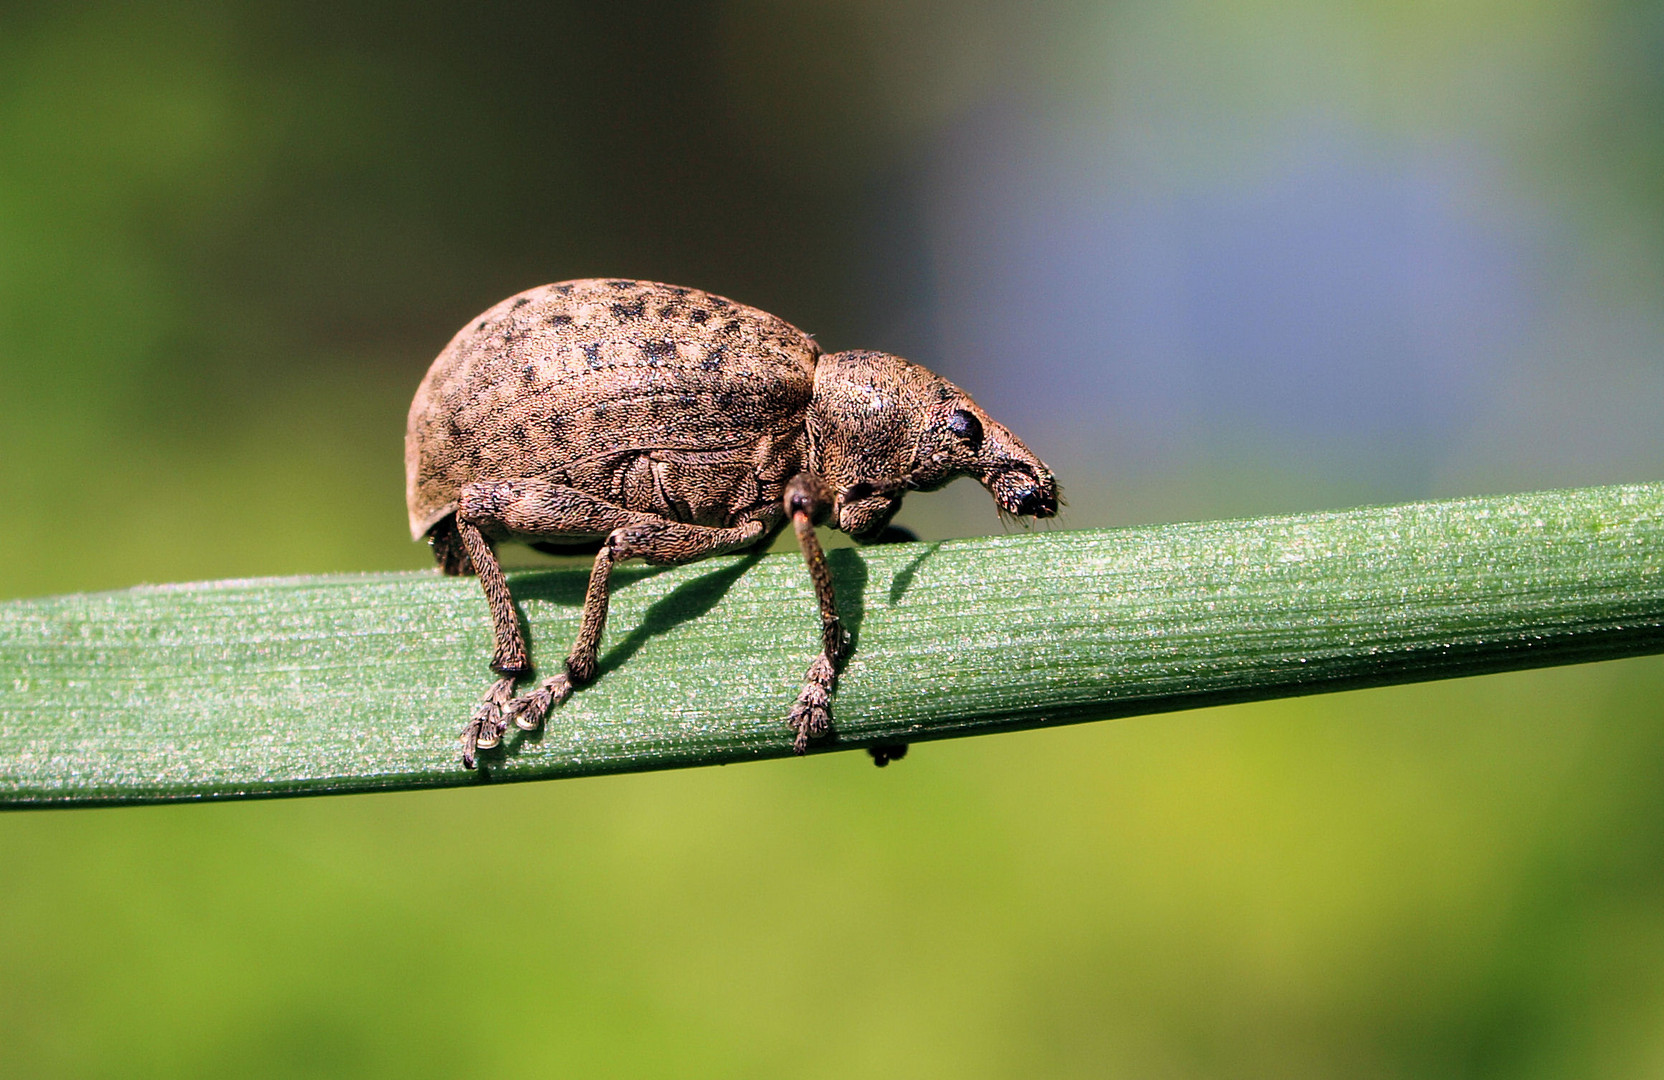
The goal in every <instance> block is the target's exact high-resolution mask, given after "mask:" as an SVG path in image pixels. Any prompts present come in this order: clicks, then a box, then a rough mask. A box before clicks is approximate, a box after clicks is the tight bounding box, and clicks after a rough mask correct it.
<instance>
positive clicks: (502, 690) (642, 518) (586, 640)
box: [457, 479, 767, 768]
mask: <svg viewBox="0 0 1664 1080" xmlns="http://www.w3.org/2000/svg"><path fill="white" fill-rule="evenodd" d="M482 526H483V527H484V528H485V529H486V530H488V531H490V532H493V533H507V534H512V535H515V536H520V537H531V536H548V537H573V536H585V535H589V536H594V535H596V534H603V535H605V537H606V539H605V540H604V541H603V542H602V544H601V550H600V551H599V552H597V553H596V556H595V566H594V569H593V570H591V572H590V575H589V589H588V591H587V593H586V594H585V597H584V609H583V615H582V617H581V619H580V622H579V626H578V640H577V641H576V642H575V643H574V644H573V646H572V651H571V652H570V653H569V654H568V655H567V658H566V670H565V671H563V672H561V673H560V674H558V675H554V676H551V677H550V678H547V679H545V680H543V682H542V683H541V684H540V685H539V686H538V687H537V689H535V690H533V691H532V692H531V693H529V694H526V695H525V696H523V697H518V698H516V697H514V696H513V692H514V683H515V680H516V679H517V678H518V677H519V676H520V675H522V674H524V673H525V672H526V671H527V670H529V667H530V664H529V661H528V658H527V655H526V647H525V639H524V637H523V636H522V634H521V632H520V623H519V617H518V614H517V613H516V611H515V610H514V602H513V599H512V597H511V596H510V594H509V591H508V585H507V582H506V581H505V580H504V578H503V576H502V571H501V569H499V568H498V566H497V562H496V559H495V557H494V556H493V555H492V553H491V550H490V546H489V544H488V543H487V542H486V540H485V539H484V537H483V536H482V535H481V527H482ZM457 530H458V532H459V534H460V535H461V537H462V539H463V542H464V544H466V545H467V546H468V554H469V557H470V558H471V559H472V561H473V563H474V566H475V569H476V570H477V571H478V572H479V575H480V583H481V585H482V586H484V588H485V595H486V599H487V601H488V602H489V603H490V605H491V615H492V625H493V628H494V630H495V634H496V642H497V651H496V654H495V656H494V657H493V659H492V667H493V668H494V669H495V670H497V671H498V672H499V673H500V674H502V675H503V678H502V679H499V680H498V681H497V683H496V684H495V685H493V686H492V688H491V690H490V691H489V692H488V693H487V694H486V697H485V700H484V701H482V702H481V704H480V706H479V708H478V709H477V710H476V711H475V714H474V717H473V719H471V720H470V721H469V723H468V727H467V728H466V729H465V730H464V731H463V736H462V761H463V764H464V765H465V766H467V767H469V768H472V767H473V764H474V751H475V750H476V749H489V748H490V747H492V746H495V745H497V742H498V741H499V740H500V739H501V738H502V734H503V732H504V731H506V730H507V729H508V722H509V721H510V720H512V721H513V722H514V723H515V725H516V726H517V727H520V728H521V729H523V730H526V731H532V730H535V729H536V728H537V727H538V726H539V725H540V724H542V722H543V718H544V716H546V715H547V714H548V711H549V710H550V709H551V708H552V707H554V706H555V705H558V704H560V703H561V702H563V701H565V700H566V699H567V698H568V697H569V696H571V694H572V691H573V689H574V688H575V687H578V686H581V685H582V684H584V683H586V682H588V681H589V680H590V679H592V678H594V677H595V667H596V653H597V649H598V648H599V645H600V642H601V634H602V631H604V630H605V629H606V623H607V605H608V601H609V597H610V589H609V586H610V580H611V576H612V566H613V564H614V563H616V562H619V561H620V560H623V559H631V558H643V559H646V560H647V561H648V562H649V563H652V564H654V565H660V566H664V565H671V564H674V563H685V562H693V561H695V560H698V559H703V558H707V557H709V556H712V555H719V554H722V553H723V552H727V551H734V550H737V549H739V548H743V547H747V546H749V545H751V544H754V543H756V542H757V541H758V540H759V539H761V538H762V536H763V534H764V532H765V531H767V530H766V528H765V526H764V525H763V523H762V522H760V521H750V522H746V523H744V524H741V525H737V526H734V527H732V528H711V527H708V526H704V525H689V524H686V523H684V522H679V521H672V520H670V519H669V518H663V517H659V516H658V515H656V514H649V513H644V512H642V511H637V510H626V509H625V508H623V507H621V506H616V505H614V504H612V503H608V502H606V501H604V500H601V499H597V498H596V497H595V496H593V495H589V494H587V493H585V492H582V491H579V490H577V489H576V488H570V487H565V486H563V485H560V484H551V483H549V482H548V481H544V480H535V479H523V480H503V481H494V482H489V483H476V484H469V485H468V486H467V487H465V488H464V489H463V491H462V497H461V500H460V505H459V507H458V510H457ZM476 549H477V550H478V552H479V553H478V554H476Z"/></svg>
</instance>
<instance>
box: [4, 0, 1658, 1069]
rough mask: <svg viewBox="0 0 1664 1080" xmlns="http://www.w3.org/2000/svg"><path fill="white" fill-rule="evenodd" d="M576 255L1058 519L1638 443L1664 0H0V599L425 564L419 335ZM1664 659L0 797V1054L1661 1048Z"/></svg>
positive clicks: (953, 500) (894, 1064) (1399, 488)
mask: <svg viewBox="0 0 1664 1080" xmlns="http://www.w3.org/2000/svg"><path fill="white" fill-rule="evenodd" d="M615 275H622V276H632V277H646V278H655V279H660V280H667V281H673V282H681V283H686V284H691V285H698V286H701V287H704V288H708V289H712V290H715V291H718V292H722V293H725V294H728V295H730V296H733V297H735V298H738V299H741V300H744V301H746V302H748V303H752V304H756V305H758V306H760V307H763V308H764V309H766V310H769V311H772V312H775V313H777V314H779V315H781V316H783V317H785V318H787V319H789V320H791V321H793V322H795V323H797V324H798V325H800V326H803V327H804V328H805V329H807V330H809V331H811V332H813V333H815V334H817V335H818V336H819V338H820V340H821V341H822V343H823V344H825V345H827V346H828V347H831V348H848V347H870V348H882V349H888V350H890V351H894V352H899V353H902V354H904V355H908V356H911V357H912V358H914V359H917V360H920V361H922V362H925V363H927V364H929V365H931V366H933V367H935V368H937V369H938V370H940V371H942V372H943V373H944V374H946V375H948V376H949V377H950V378H953V379H955V380H956V381H958V382H960V383H961V384H962V385H964V386H965V387H966V388H967V389H968V390H970V391H971V392H972V393H973V394H975V395H976V396H977V397H978V398H979V400H980V401H981V402H982V403H983V404H984V405H986V406H987V407H989V409H990V410H991V411H992V412H994V413H995V415H997V416H1000V417H1001V418H1002V419H1004V420H1006V421H1007V422H1008V423H1009V424H1010V425H1011V426H1012V427H1013V428H1015V429H1016V430H1017V431H1019V432H1020V433H1022V435H1023V436H1024V437H1025V439H1027V440H1028V441H1029V443H1030V445H1031V446H1033V447H1034V448H1035V450H1036V451H1037V452H1039V453H1040V454H1041V455H1042V456H1044V457H1046V458H1047V460H1048V461H1049V462H1050V463H1051V464H1052V465H1053V466H1054V467H1055V469H1056V470H1057V472H1058V474H1059V475H1060V477H1062V479H1063V481H1064V483H1065V485H1066V487H1067V491H1068V494H1069V496H1070V506H1069V509H1068V512H1067V514H1066V516H1065V518H1064V520H1063V522H1062V524H1063V526H1064V527H1076V528H1085V527H1096V526H1109V525H1117V524H1132V523H1140V522H1149V521H1161V520H1173V519H1178V518H1207V517H1219V516H1225V515H1230V514H1238V513H1250V512H1253V513H1259V512H1276V511H1286V510H1300V509H1315V508H1319V507H1338V506H1345V505H1353V504H1358V503H1366V502H1381V501H1390V500H1395V499H1407V498H1423V497H1436V496H1443V495H1457V494H1475V493H1481V492H1490V491H1507V490H1527V489H1535V488H1545V487H1554V486H1569V485H1582V484H1595V483H1606V482H1617V481H1642V480H1659V479H1664V429H1661V427H1660V424H1659V422H1658V417H1659V415H1660V410H1661V409H1664V319H1661V313H1664V8H1660V7H1659V6H1658V5H1656V4H1639V3H1587V2H1581V3H1572V2H1569V0H1558V2H1556V0H1538V2H1529V0H1528V2H1524V3H1511V4H1497V3H1485V2H1482V0H1453V2H1447V3H1439V4H1429V3H1397V2H1395V3H1379V2H1364V3H1358V4H1351V5H1335V4H1324V3H1299V2H1287V3H1272V2H1255V0H1248V2H1224V0H1178V2H1173V3H1145V2H1127V3H1118V4H1102V3H1084V2H1077V3H1058V4H1046V5H1029V4H998V3H992V2H982V0H972V2H967V3H947V2H933V0H892V2H888V3H884V2H878V0H822V2H810V0H805V2H800V3H776V2H767V0H733V2H727V3H714V2H679V3H678V2H651V3H633V4H627V5H601V4H592V5H577V4H531V3H528V4H510V3H474V4H468V5H462V4H456V5H443V4H437V3H414V4H410V3H407V4H392V3H359V2H351V0H338V2H335V3H328V4H324V3H313V2H304V0H303V2H296V3H288V4H278V3H237V4H212V3H202V4H193V3H186V2H128V3H109V4H94V3H89V4H58V3H46V2H39V3H19V2H5V3H0V404H3V405H4V419H3V420H0V501H3V502H4V504H5V505H6V506H7V507H8V512H7V514H6V516H5V522H6V525H7V526H8V527H6V528H4V529H0V597H16V596H31V595H41V594H47V593H53V592H62V591H71V590H82V589H104V588H115V587H121V586H125V585H130V584H135V583H138V582H146V581H172V580H190V579H201V578H211V577H224V576H247V575H262V574H287V573H314V572H329V571H354V570H381V569H397V568H418V567H424V566H427V565H429V560H428V556H427V553H426V550H425V549H424V548H422V547H420V546H418V545H415V544H412V543H410V541H409V539H408V534H407V533H406V529H405V522H404V510H403V505H402V465H401V440H402V432H403V416H404V411H405V408H406V407H407V405H408V402H409V398H410V394H411V393H412V391H413V390H414V388H415V385H416V383H417V381H418V380H419V379H420V377H421V374H422V372H423V371H424V370H425V369H426V366H427V364H428V362H429V361H430V360H431V358H432V357H433V355H434V354H435V353H436V352H437V351H438V350H439V348H440V347H441V346H442V345H443V344H444V342H445V341H446V340H447V339H448V337H449V336H450V334H451V333H452V332H454V330H455V329H456V328H457V327H459V326H461V325H462V324H463V323H464V322H465V321H466V320H468V319H469V318H470V317H471V316H472V315H474V314H475V313H477V312H478V311H480V310H482V309H484V308H485V307H487V306H488V305H490V304H492V303H494V302H495V301H497V300H499V299H501V298H502V297H504V296H507V295H509V294H510V293H512V292H515V291H518V290H520V289H522V288H525V287H528V286H530V285H534V284H538V283H542V282H546V281H553V280H558V279H561V278H566V277H579V276H615ZM902 520H903V522H904V523H906V524H909V525H911V526H912V527H913V528H915V529H916V530H917V531H918V532H919V533H920V534H921V535H924V536H926V537H939V536H946V535H954V534H960V535H970V534H978V533H983V532H988V531H993V530H995V529H997V528H999V527H1000V526H999V524H998V522H997V521H996V519H995V516H994V513H993V508H992V506H991V504H990V503H989V501H988V499H987V497H986V495H985V494H984V493H982V492H981V491H980V489H977V488H976V487H975V486H974V485H970V484H965V483H962V484H960V485H957V486H955V487H954V488H951V489H949V490H948V491H947V492H944V493H942V494H939V495H934V496H915V498H914V500H913V501H912V503H911V504H910V505H909V506H908V507H907V509H906V510H905V511H904V516H903V519H902ZM481 615H482V618H483V617H484V608H483V603H482V607H481ZM484 674H485V672H484V669H483V666H482V669H481V675H482V679H483V677H484ZM482 685H483V683H482ZM1661 699H1664V662H1660V661H1659V660H1633V661H1625V662H1622V663H1613V664H1602V665H1592V666H1586V667H1580V668H1569V669H1561V670H1553V671H1542V672H1532V673H1525V674H1519V675H1510V676H1498V677H1489V678H1484V679H1475V680H1467V681H1463V682H1457V683H1448V684H1433V685H1426V686H1416V687H1406V688H1400V689H1393V690H1384V691H1372V692H1365V693H1353V694H1342V695H1334V696H1328V697H1320V698H1308V699H1299V700H1293V701H1288V702H1280V703H1274V704H1268V705H1254V706H1241V707H1234V708H1228V709H1218V710H1209V711H1204V712H1195V713H1185V714H1179V715H1172V716H1161V717H1152V718H1147V719H1139V720H1129V721H1124V722H1120V723H1116V724H1102V725H1087V726H1082V727H1076V728H1073V729H1066V730H1056V731H1045V732H1032V733H1026V734H1020V735H1010V736H999V737H991V738H982V739H974V740H965V741H958V742H951V743H937V744H929V745H926V746H921V747H919V748H917V749H916V750H915V752H914V753H913V754H912V755H911V756H909V757H908V758H907V760H906V761H904V762H902V763H900V764H899V765H896V766H893V767H891V768H889V769H886V770H884V771H882V772H880V771H879V770H876V769H873V768H872V767H871V766H870V765H869V764H867V761H866V758H865V756H864V755H854V754H844V755H834V756H829V757H822V758H814V759H811V760H807V761H788V762H775V763H769V764H759V765H747V766H743V767H736V768H732V769H720V770H700V771H690V772H677V773H665V774H656V775H645V776H628V777H614V778H606V779H594V780H583V781H572V782H565V783H552V784H540V785H526V786H519V787H509V788H493V789H481V790H459V791H447V792H428V793H410V794H397V795H377V796H361V797H352V798H338V799H317V800H293V801H282V802H267V803H248V804H234V805H217V806H199V807H192V806H181V807H161V808H135V809H120V810H97V811H64V812H38V813H17V814H9V815H5V816H0V916H3V917H0V1075H5V1076H89V1077H100V1076H145V1075H155V1076H170V1077H171V1076H195V1075H202V1076H209V1075H215V1076H217V1075H226V1074H238V1075H249V1076H266V1075H270V1076H358V1075H389V1076H453V1075H482V1076H483V1075H490V1076H499V1077H500V1076H521V1075H548V1074H550V1073H555V1074H561V1073H572V1074H603V1075H619V1076H676V1077H684V1076H703V1075H711V1076H736V1075H740V1076H777V1075H793V1076H829V1077H830V1076H852V1075H861V1076H882V1075H896V1076H909V1077H915V1076H938V1075H939V1076H965V1077H974V1076H1034V1075H1057V1076H1072V1075H1091V1076H1098V1075H1137V1076H1163V1077H1193V1076H1194V1077H1204V1076H1209V1077H1211V1076H1230V1077H1244V1076H1277V1077H1296V1076H1336V1075H1345V1076H1349V1077H1372V1076H1383V1077H1385V1076H1415V1077H1437V1076H1451V1077H1470V1076H1471V1077H1489V1076H1575V1077H1583V1076H1591V1075H1599V1076H1655V1075H1659V1074H1660V1073H1664V710H1661V708H1660V701H1661ZM226 722H227V723H228V724H234V723H235V722H236V718H235V717H227V718H226Z"/></svg>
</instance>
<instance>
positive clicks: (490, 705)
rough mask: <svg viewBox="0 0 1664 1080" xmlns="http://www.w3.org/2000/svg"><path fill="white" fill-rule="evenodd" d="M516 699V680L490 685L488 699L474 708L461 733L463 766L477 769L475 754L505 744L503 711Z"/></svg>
mask: <svg viewBox="0 0 1664 1080" xmlns="http://www.w3.org/2000/svg"><path fill="white" fill-rule="evenodd" d="M513 698H514V676H512V675H505V676H503V677H502V678H501V679H498V680H497V681H496V682H494V683H492V684H491V689H490V690H487V691H486V692H485V697H484V698H483V699H482V700H481V701H480V703H479V704H478V705H476V706H474V715H473V716H472V717H470V718H469V720H468V726H467V727H465V728H463V729H462V765H463V767H464V768H467V769H472V768H473V767H474V751H475V750H489V749H491V748H492V747H494V746H496V745H497V744H498V743H500V742H502V741H503V732H505V731H507V730H508V723H507V721H505V720H504V719H503V707H504V706H505V705H507V704H508V703H509V702H510V701H511V700H513Z"/></svg>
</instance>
